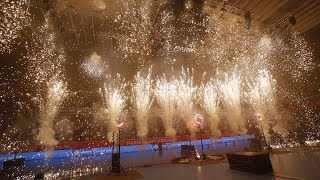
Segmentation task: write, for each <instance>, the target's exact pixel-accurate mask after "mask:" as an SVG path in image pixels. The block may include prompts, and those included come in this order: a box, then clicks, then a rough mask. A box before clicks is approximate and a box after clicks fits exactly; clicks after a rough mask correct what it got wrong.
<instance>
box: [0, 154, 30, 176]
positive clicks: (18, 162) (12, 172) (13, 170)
mask: <svg viewBox="0 0 320 180" xmlns="http://www.w3.org/2000/svg"><path fill="white" fill-rule="evenodd" d="M24 161H25V159H24V158H19V159H11V160H7V161H4V162H3V168H2V170H1V173H0V179H14V178H15V177H18V176H21V175H22V174H23V171H24V166H25V164H24Z"/></svg>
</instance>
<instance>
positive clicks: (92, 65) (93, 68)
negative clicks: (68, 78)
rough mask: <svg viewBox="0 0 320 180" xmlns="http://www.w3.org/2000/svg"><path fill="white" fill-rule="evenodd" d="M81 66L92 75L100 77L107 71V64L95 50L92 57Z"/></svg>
mask: <svg viewBox="0 0 320 180" xmlns="http://www.w3.org/2000/svg"><path fill="white" fill-rule="evenodd" d="M81 68H82V69H83V70H84V72H85V73H86V74H88V75H89V76H90V77H93V78H100V77H101V76H102V75H103V74H104V73H105V71H106V69H107V65H106V64H105V63H104V62H103V61H102V59H101V56H99V55H98V54H97V53H96V52H93V53H92V55H91V56H90V58H89V59H86V60H85V61H84V62H83V63H82V65H81Z"/></svg>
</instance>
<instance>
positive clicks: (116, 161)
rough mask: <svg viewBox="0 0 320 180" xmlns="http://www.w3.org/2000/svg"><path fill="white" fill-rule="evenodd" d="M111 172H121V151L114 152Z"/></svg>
mask: <svg viewBox="0 0 320 180" xmlns="http://www.w3.org/2000/svg"><path fill="white" fill-rule="evenodd" d="M111 172H113V173H120V172H121V165H120V154H119V153H115V154H112V162H111Z"/></svg>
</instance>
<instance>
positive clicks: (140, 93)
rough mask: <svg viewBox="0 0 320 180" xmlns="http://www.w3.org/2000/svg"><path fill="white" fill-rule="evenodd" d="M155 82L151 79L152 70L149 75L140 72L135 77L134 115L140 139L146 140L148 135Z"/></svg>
mask: <svg viewBox="0 0 320 180" xmlns="http://www.w3.org/2000/svg"><path fill="white" fill-rule="evenodd" d="M152 83H153V80H152V79H151V68H149V71H148V74H146V75H144V74H143V73H142V72H140V71H139V72H138V73H137V74H136V75H135V76H134V83H133V84H132V94H133V97H132V103H133V107H132V108H133V113H134V117H135V118H136V123H137V124H136V129H137V135H138V137H139V138H145V137H146V136H147V134H148V118H149V113H150V109H151V105H152V102H153V87H152Z"/></svg>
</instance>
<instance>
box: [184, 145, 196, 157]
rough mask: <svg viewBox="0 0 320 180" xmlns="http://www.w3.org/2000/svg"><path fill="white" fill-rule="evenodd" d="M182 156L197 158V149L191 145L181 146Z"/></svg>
mask: <svg viewBox="0 0 320 180" xmlns="http://www.w3.org/2000/svg"><path fill="white" fill-rule="evenodd" d="M181 156H182V157H184V158H187V157H195V156H196V149H195V147H194V146H191V145H181Z"/></svg>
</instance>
